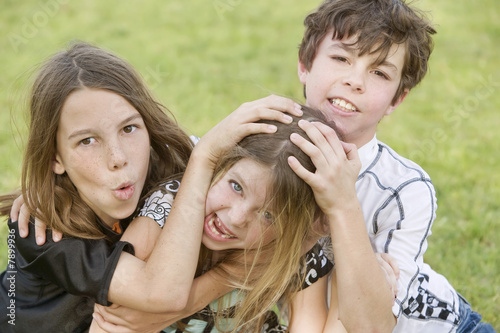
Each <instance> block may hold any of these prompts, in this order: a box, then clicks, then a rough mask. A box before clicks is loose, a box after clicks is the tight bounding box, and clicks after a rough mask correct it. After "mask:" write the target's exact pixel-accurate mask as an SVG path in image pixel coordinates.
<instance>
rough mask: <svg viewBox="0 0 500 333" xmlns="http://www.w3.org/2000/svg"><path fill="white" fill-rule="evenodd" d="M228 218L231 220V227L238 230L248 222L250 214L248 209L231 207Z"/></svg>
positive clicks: (241, 206)
mask: <svg viewBox="0 0 500 333" xmlns="http://www.w3.org/2000/svg"><path fill="white" fill-rule="evenodd" d="M229 218H230V220H231V225H233V226H235V227H238V228H244V227H246V225H247V223H248V221H249V220H250V212H249V210H248V208H247V207H244V206H243V205H238V206H233V207H231V210H230V211H229Z"/></svg>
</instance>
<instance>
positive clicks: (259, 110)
mask: <svg viewBox="0 0 500 333" xmlns="http://www.w3.org/2000/svg"><path fill="white" fill-rule="evenodd" d="M238 111H239V112H237V113H235V114H233V116H234V117H236V118H237V119H238V120H239V121H240V122H241V123H250V122H257V121H259V120H262V119H264V120H275V121H279V122H281V123H284V124H290V123H291V122H292V121H293V118H292V117H291V116H290V115H288V114H287V113H285V112H286V111H283V110H280V109H277V108H274V107H273V106H271V105H260V106H252V107H250V106H248V108H245V109H241V110H238Z"/></svg>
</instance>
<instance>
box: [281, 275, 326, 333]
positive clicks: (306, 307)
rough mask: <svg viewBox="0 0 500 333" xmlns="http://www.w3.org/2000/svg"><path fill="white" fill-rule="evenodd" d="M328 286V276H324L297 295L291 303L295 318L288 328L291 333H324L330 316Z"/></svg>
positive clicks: (293, 317)
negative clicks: (327, 297) (327, 299)
mask: <svg viewBox="0 0 500 333" xmlns="http://www.w3.org/2000/svg"><path fill="white" fill-rule="evenodd" d="M327 284H328V276H324V277H322V278H320V279H319V280H318V281H317V282H316V283H313V284H312V285H311V286H309V287H308V288H306V289H303V290H301V291H300V292H298V293H297V295H296V296H295V297H294V299H293V300H292V302H291V306H292V309H293V316H292V321H290V323H289V326H288V329H289V332H290V333H301V332H310V333H314V332H318V333H319V332H323V329H324V326H325V322H326V318H327V314H328V307H327V303H326V295H327Z"/></svg>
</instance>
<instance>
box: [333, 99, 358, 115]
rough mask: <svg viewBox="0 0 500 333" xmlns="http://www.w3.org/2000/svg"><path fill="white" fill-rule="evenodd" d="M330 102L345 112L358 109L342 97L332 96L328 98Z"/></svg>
mask: <svg viewBox="0 0 500 333" xmlns="http://www.w3.org/2000/svg"><path fill="white" fill-rule="evenodd" d="M330 103H332V105H333V106H336V107H338V108H340V109H342V110H344V111H346V112H357V111H358V109H357V108H356V107H355V106H354V105H352V103H351V102H348V101H346V100H344V99H342V98H332V99H330Z"/></svg>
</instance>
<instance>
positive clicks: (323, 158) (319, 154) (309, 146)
mask: <svg viewBox="0 0 500 333" xmlns="http://www.w3.org/2000/svg"><path fill="white" fill-rule="evenodd" d="M306 134H308V135H309V134H310V133H308V132H306ZM309 138H310V137H309ZM323 140H324V139H323ZM290 141H291V142H292V143H293V144H295V145H296V146H297V147H299V148H300V150H302V151H303V152H304V153H305V154H306V155H307V156H309V158H311V161H312V162H313V164H314V166H315V167H316V169H321V168H327V167H328V166H329V165H328V164H329V163H328V161H327V155H326V154H328V152H327V151H326V150H327V149H326V148H324V147H323V148H324V149H323V150H321V149H320V147H318V146H319V145H321V143H317V144H316V143H313V142H310V141H308V140H306V139H305V138H303V137H302V136H301V135H299V134H297V133H292V134H291V135H290Z"/></svg>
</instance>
